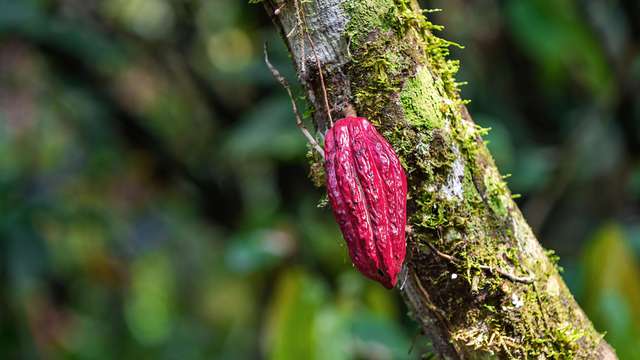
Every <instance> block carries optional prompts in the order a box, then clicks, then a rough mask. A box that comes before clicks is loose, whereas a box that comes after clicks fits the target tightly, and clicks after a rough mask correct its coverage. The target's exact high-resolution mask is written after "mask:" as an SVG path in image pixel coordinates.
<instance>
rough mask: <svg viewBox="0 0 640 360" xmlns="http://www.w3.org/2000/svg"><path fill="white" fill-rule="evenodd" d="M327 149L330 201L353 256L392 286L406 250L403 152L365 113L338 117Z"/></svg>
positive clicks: (362, 268)
mask: <svg viewBox="0 0 640 360" xmlns="http://www.w3.org/2000/svg"><path fill="white" fill-rule="evenodd" d="M324 151H325V164H324V165H325V170H326V174H327V192H328V194H329V202H330V204H331V207H332V209H333V214H334V216H335V218H336V221H337V222H338V225H339V226H340V230H341V231H342V235H343V237H344V239H345V240H346V242H347V247H348V248H349V255H350V257H351V261H352V262H353V264H354V265H355V266H356V268H357V269H358V270H360V272H361V273H362V274H363V275H365V276H366V277H368V278H370V279H373V280H376V281H378V282H380V283H381V284H382V285H384V286H385V287H386V288H389V289H390V288H393V287H394V286H395V284H396V282H397V280H398V274H399V273H400V269H401V267H402V262H403V261H404V257H405V253H406V241H405V224H406V213H407V211H406V209H407V179H406V176H405V173H404V169H403V168H402V165H400V161H399V160H398V157H397V156H396V154H395V152H394V151H393V148H392V147H391V145H389V143H388V142H387V141H386V140H385V139H384V138H383V137H382V135H380V134H379V133H378V132H377V131H376V129H375V128H374V127H373V126H372V125H371V124H370V123H369V122H368V121H367V119H365V118H360V117H347V118H344V119H340V120H338V121H337V122H336V123H335V125H334V126H333V127H332V128H331V129H329V131H328V132H327V134H326V136H325V148H324Z"/></svg>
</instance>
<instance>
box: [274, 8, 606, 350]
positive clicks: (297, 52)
mask: <svg viewBox="0 0 640 360" xmlns="http://www.w3.org/2000/svg"><path fill="white" fill-rule="evenodd" d="M264 5H265V8H266V10H267V12H268V14H269V15H270V16H271V17H272V19H273V21H274V24H275V25H276V27H277V28H278V29H279V31H280V32H281V34H282V36H283V39H284V40H285V43H286V45H287V46H288V48H289V50H290V52H291V55H292V59H293V61H294V64H295V66H296V69H297V73H298V79H299V81H300V82H301V83H302V85H303V87H304V89H305V91H306V93H307V98H308V100H309V102H310V103H311V104H312V105H313V107H314V108H315V109H316V111H315V112H314V115H313V119H314V123H315V125H316V129H317V131H318V132H319V133H324V131H326V129H327V125H328V124H329V122H328V115H327V112H330V113H331V114H332V116H333V117H334V118H339V117H342V116H343V114H344V112H345V111H346V109H355V110H356V112H357V113H358V115H359V116H364V117H367V118H368V119H369V120H370V121H371V122H372V123H373V124H374V125H375V126H376V127H377V128H378V130H379V131H380V132H381V133H382V134H383V135H384V136H385V137H386V138H387V140H388V141H389V142H390V143H391V144H392V145H393V147H394V149H395V150H396V152H397V153H398V155H399V157H400V159H401V160H402V162H403V166H404V167H405V170H406V172H407V177H408V183H409V199H408V213H409V217H408V225H409V227H410V231H409V235H408V238H407V242H408V256H407V260H406V262H405V269H404V275H403V277H402V278H401V279H400V281H399V285H398V288H399V291H401V292H402V296H403V298H404V300H405V302H406V303H407V305H408V307H409V309H410V313H411V316H412V317H413V318H414V319H415V320H416V321H417V322H418V323H419V324H420V325H421V326H422V328H423V330H424V333H425V334H426V335H427V336H428V338H429V339H430V341H431V343H432V344H433V349H434V351H435V352H436V353H437V354H438V355H439V356H440V357H441V358H443V359H485V358H535V359H570V358H575V359H616V355H615V353H614V351H613V350H612V349H611V347H610V346H609V345H608V344H607V343H606V342H605V341H604V340H603V339H602V336H601V335H600V334H598V332H596V330H595V329H594V328H593V325H592V324H591V322H590V321H589V319H588V318H587V317H586V316H585V314H584V313H583V311H582V310H581V309H580V307H579V306H578V304H577V303H576V302H575V300H574V298H573V296H572V295H571V293H570V292H569V290H568V289H567V287H566V285H565V283H564V282H563V280H562V278H561V277H560V275H559V272H558V268H557V266H556V263H555V262H556V259H554V257H553V256H552V252H548V251H545V250H544V249H543V248H542V247H541V246H540V244H539V243H538V241H537V239H536V237H535V236H534V234H533V233H532V231H531V229H530V228H529V226H528V225H527V222H526V221H525V219H524V218H523V216H522V214H521V212H520V210H519V209H518V207H517V205H516V204H515V202H514V201H513V200H512V195H511V193H510V191H509V189H508V188H507V185H506V184H505V182H504V180H503V177H502V176H501V175H500V173H499V172H498V170H497V168H496V166H495V163H494V161H493V158H492V157H491V155H490V154H489V152H488V150H487V148H486V146H485V144H484V142H483V140H482V135H483V132H484V129H481V128H479V127H478V126H477V125H475V124H474V122H473V120H472V119H471V117H470V116H469V113H468V112H467V110H466V107H465V106H464V102H463V101H462V100H461V98H460V94H459V89H458V84H457V83H456V82H455V77H454V76H455V73H456V71H457V68H458V64H457V62H455V61H452V60H449V59H448V58H447V56H448V48H449V46H451V45H452V44H451V43H449V42H447V41H445V40H443V39H440V38H438V37H436V36H435V35H434V34H433V30H437V26H435V25H433V24H432V23H431V22H429V21H428V20H427V19H426V18H425V16H424V15H423V12H422V11H421V9H420V8H419V5H418V4H417V2H416V1H415V0H311V1H302V0H264ZM321 79H322V80H323V81H322V80H321ZM325 93H326V98H325ZM325 100H326V101H325ZM326 104H329V109H327V106H326ZM320 161H321V160H320V159H317V160H314V161H312V162H313V164H312V169H315V170H313V171H312V176H314V177H316V178H317V179H320V181H321V178H322V175H323V174H322V173H321V170H317V169H322V166H318V165H319V162H320Z"/></svg>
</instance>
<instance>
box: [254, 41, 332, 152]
mask: <svg viewBox="0 0 640 360" xmlns="http://www.w3.org/2000/svg"><path fill="white" fill-rule="evenodd" d="M264 62H265V63H266V64H267V67H268V68H269V70H270V71H271V74H272V75H273V77H274V78H275V79H276V80H277V81H278V82H279V83H280V85H282V87H283V88H284V89H285V90H286V91H287V94H288V95H289V99H291V107H292V108H293V113H294V115H295V117H296V125H297V126H298V129H300V131H302V134H303V135H304V136H305V137H306V138H307V140H308V141H309V143H310V144H311V146H313V148H314V149H315V150H316V151H317V152H318V153H319V154H320V156H322V158H323V159H324V150H323V149H322V147H320V144H318V142H317V141H316V139H315V138H314V137H313V136H312V135H311V133H310V132H309V130H307V128H306V127H305V126H304V123H303V122H302V116H300V112H299V111H298V106H297V105H296V101H295V99H294V97H293V93H292V92H291V87H290V86H289V82H288V81H287V79H285V77H284V76H282V75H281V74H280V72H279V71H278V69H276V68H275V67H274V66H273V65H272V64H271V62H270V61H269V55H268V53H267V44H266V43H265V44H264Z"/></svg>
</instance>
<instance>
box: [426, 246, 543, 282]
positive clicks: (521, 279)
mask: <svg viewBox="0 0 640 360" xmlns="http://www.w3.org/2000/svg"><path fill="white" fill-rule="evenodd" d="M427 246H429V248H430V249H431V251H433V252H434V253H435V254H436V255H438V256H440V257H441V258H443V259H445V260H447V261H449V262H450V263H452V264H454V265H456V266H460V264H461V262H462V261H461V260H460V259H457V258H455V257H453V256H451V255H447V254H445V253H443V252H441V251H439V250H438V249H436V248H435V247H434V246H433V245H431V244H429V243H427ZM478 268H479V269H481V270H483V271H486V272H488V273H491V274H498V275H500V276H502V277H504V278H506V279H509V280H511V281H513V282H519V283H523V284H532V283H533V282H534V280H535V276H533V275H529V276H517V275H514V274H511V273H510V272H508V271H505V270H502V269H500V268H494V267H491V266H488V265H479V266H478Z"/></svg>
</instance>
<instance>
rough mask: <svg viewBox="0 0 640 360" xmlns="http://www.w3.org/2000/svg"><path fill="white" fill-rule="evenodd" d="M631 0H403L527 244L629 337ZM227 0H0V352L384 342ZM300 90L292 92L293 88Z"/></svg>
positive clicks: (283, 109) (635, 229) (232, 351)
mask: <svg viewBox="0 0 640 360" xmlns="http://www.w3.org/2000/svg"><path fill="white" fill-rule="evenodd" d="M639 4H640V3H639V2H638V1H637V0H447V1H445V0H438V1H424V2H423V5H424V6H425V7H429V8H443V9H444V11H442V12H439V13H434V14H432V16H433V18H434V19H435V22H437V23H440V24H444V25H445V26H446V29H445V30H444V31H443V33H442V34H441V35H442V36H444V37H446V38H448V39H450V40H453V41H455V42H458V43H460V44H462V45H464V46H465V49H464V50H458V49H455V50H454V56H455V57H457V58H459V59H460V60H461V61H462V69H461V71H460V73H459V80H460V81H466V82H468V84H467V85H465V86H463V88H462V89H463V96H464V97H465V98H467V99H470V100H471V103H470V105H469V108H470V110H471V113H472V114H473V115H474V117H475V120H476V121H477V122H478V123H479V124H481V125H482V126H485V127H491V128H492V131H491V132H490V133H489V135H488V136H487V137H486V140H487V141H488V142H489V147H490V148H491V150H492V152H493V154H494V156H495V158H496V160H497V163H498V165H499V167H500V169H501V171H502V172H503V173H505V174H507V173H510V174H512V176H511V177H510V179H509V184H510V186H511V189H512V190H513V191H514V192H515V193H519V194H521V195H522V196H521V197H520V198H519V199H518V200H517V201H518V203H519V204H520V206H521V208H522V209H523V211H524V213H525V215H526V217H527V219H529V221H530V223H531V225H532V227H533V228H534V230H535V232H536V233H537V234H538V235H539V238H540V240H541V242H542V243H543V245H544V246H545V247H547V248H551V249H554V250H555V251H556V254H557V255H559V256H560V258H561V260H560V264H561V265H562V266H563V267H564V277H565V279H566V281H567V283H568V285H569V286H570V287H571V289H572V291H573V292H574V294H575V296H576V298H577V299H578V301H579V303H580V304H581V305H582V306H583V307H584V309H585V310H586V312H587V313H588V314H589V316H590V318H591V319H592V320H593V321H594V323H595V325H596V327H597V328H598V329H599V330H600V331H602V332H606V333H607V335H606V338H607V340H608V341H609V342H610V343H611V344H612V345H613V346H614V347H615V348H616V349H617V351H618V353H619V355H620V358H621V359H640V350H639V349H640V265H639V259H640V211H639V203H640V201H639V200H640V162H639V155H640V87H639V83H640V5H639ZM265 41H268V42H269V43H270V48H271V53H272V61H273V62H274V63H275V64H276V66H277V67H278V68H279V69H281V70H282V71H283V72H284V73H285V75H286V76H287V77H289V78H290V79H292V80H293V79H294V78H295V74H294V72H293V69H292V67H291V64H290V62H289V59H288V56H287V53H286V51H285V49H284V46H283V45H282V42H281V40H280V39H279V37H278V34H277V33H276V32H275V31H274V28H273V27H272V25H271V23H270V21H269V19H268V18H267V16H266V15H265V13H264V11H263V9H262V7H261V6H258V5H250V4H248V1H245V0H208V1H205V0H200V1H198V0H103V1H99V0H0V358H3V359H36V358H42V359H66V358H68V359H135V358H141V359H213V358H215V359H261V358H263V359H312V358H315V359H392V358H393V359H403V358H410V359H415V358H419V356H420V354H421V353H422V352H423V351H426V350H428V345H426V344H425V341H424V339H423V338H422V337H421V336H419V330H418V327H417V326H416V324H414V323H413V322H412V321H411V320H409V319H408V317H407V316H406V308H405V307H404V305H403V303H402V301H401V300H400V298H399V297H398V295H397V292H395V291H386V290H384V289H383V288H382V287H381V286H379V285H377V284H375V283H373V282H371V281H368V280H365V279H364V278H363V277H361V276H360V275H359V274H358V273H357V272H356V271H354V270H353V268H352V266H351V264H350V262H349V259H348V256H347V254H346V249H345V248H344V246H343V244H342V240H341V237H340V233H339V232H338V229H337V226H336V225H335V223H334V221H333V219H332V216H331V213H330V211H329V209H327V208H323V207H322V206H319V205H320V204H321V203H322V200H323V191H322V190H321V189H317V188H315V187H314V186H313V185H312V184H311V181H309V179H308V177H307V174H308V171H309V169H308V165H307V162H306V160H305V154H306V152H307V149H306V147H305V142H304V139H303V137H302V136H301V135H300V134H299V133H298V130H297V129H296V127H295V123H294V119H293V116H292V113H291V110H290V105H289V103H288V99H287V98H286V96H285V93H284V91H283V90H282V89H281V88H279V87H278V85H277V84H276V83H275V81H274V80H273V79H272V78H271V76H270V74H269V72H268V71H267V69H266V67H265V66H264V64H263V61H262V59H261V50H262V45H263V43H264V42H265ZM299 93H300V92H299Z"/></svg>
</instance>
